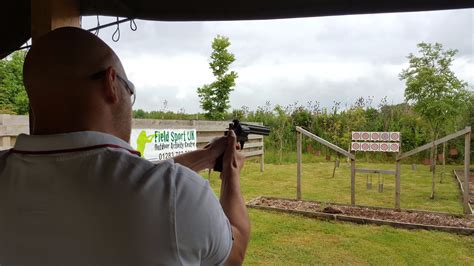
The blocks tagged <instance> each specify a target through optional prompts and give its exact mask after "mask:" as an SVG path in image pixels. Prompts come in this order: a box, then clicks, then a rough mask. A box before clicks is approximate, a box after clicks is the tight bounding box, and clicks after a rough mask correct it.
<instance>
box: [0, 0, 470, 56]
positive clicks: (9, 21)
mask: <svg viewBox="0 0 474 266" xmlns="http://www.w3.org/2000/svg"><path fill="white" fill-rule="evenodd" d="M36 1H39V0H36ZM30 2H31V0H10V1H8V0H7V1H3V3H2V4H1V5H2V10H3V14H2V16H0V23H1V24H0V25H1V27H0V36H1V42H0V58H3V57H4V56H6V55H7V54H8V53H9V51H11V50H14V49H17V48H19V47H20V45H22V44H23V43H25V42H26V41H27V40H28V39H29V38H30V37H31V33H30V32H31V19H30V13H31V8H30ZM79 2H80V10H81V15H83V16H87V15H104V16H119V17H131V18H137V19H145V20H157V21H158V20H162V21H209V20H253V19H277V18H296V17H315V16H331V15H347V14H369V13H384V12H408V11H424V10H441V9H458V8H470V7H474V1H472V0H234V1H232V0H228V1H225V0H189V1H179V0H174V1H173V0H168V1H157V0H155V1H153V0H95V1H94V0H79Z"/></svg>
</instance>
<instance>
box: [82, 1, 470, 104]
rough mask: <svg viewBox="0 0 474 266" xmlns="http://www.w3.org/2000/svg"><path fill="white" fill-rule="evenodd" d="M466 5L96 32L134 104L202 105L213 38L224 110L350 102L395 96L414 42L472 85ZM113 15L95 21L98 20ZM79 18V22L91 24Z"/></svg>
mask: <svg viewBox="0 0 474 266" xmlns="http://www.w3.org/2000/svg"><path fill="white" fill-rule="evenodd" d="M473 17H474V9H463V10H450V11H433V12H415V13H393V14H377V15H352V16H333V17H317V18H301V19H284V20H267V21H232V22H155V21H140V20H138V21H136V24H137V26H138V30H137V31H135V32H134V31H131V30H130V26H129V24H128V23H124V24H121V25H120V32H121V37H120V40H119V41H118V42H113V41H112V34H113V31H114V30H115V27H111V28H109V29H104V30H101V31H100V33H99V37H100V38H102V39H103V40H104V41H105V42H107V43H108V44H109V45H110V46H111V47H112V48H113V49H114V50H115V52H116V53H117V54H118V56H119V57H120V58H121V60H122V63H123V65H124V67H125V70H126V72H127V75H128V78H129V79H130V80H131V81H132V82H133V83H134V84H135V85H136V87H137V91H138V94H137V100H136V103H135V106H134V108H135V109H138V108H142V109H144V110H148V111H151V110H160V109H162V108H163V101H165V100H166V101H167V103H168V104H167V109H168V110H172V111H179V110H180V109H184V111H186V112H187V113H195V112H199V111H201V109H200V107H199V98H198V96H197V93H196V88H198V87H200V86H202V85H203V84H207V83H210V82H212V81H213V76H212V73H211V71H210V69H209V65H208V63H209V55H210V53H211V42H212V40H213V38H214V37H215V36H216V35H218V34H220V35H224V36H227V37H229V38H230V41H231V46H230V48H229V50H230V52H232V53H234V54H235V57H236V61H235V62H234V63H233V64H232V65H231V69H232V70H234V71H236V72H237V73H238V75H239V77H238V79H237V80H236V87H235V90H234V91H233V92H232V93H231V96H230V104H231V106H232V108H241V107H242V106H247V107H249V108H250V109H251V110H253V109H255V108H256V107H257V106H263V105H265V104H266V102H267V101H270V103H271V104H272V105H275V104H281V105H288V104H291V103H294V102H298V103H299V104H302V105H306V104H307V102H308V101H310V100H311V101H319V102H320V103H321V105H322V106H326V107H330V106H332V103H333V102H334V101H338V102H341V103H342V105H343V106H344V104H346V103H347V104H351V103H353V102H354V100H355V99H356V98H358V97H360V96H364V97H366V96H373V97H374V104H373V105H374V106H376V105H377V103H378V102H379V101H380V99H381V98H382V97H384V96H387V100H388V102H389V103H400V102H402V101H403V91H404V83H403V82H402V81H400V80H399V79H398V74H399V73H400V71H401V70H402V69H403V68H404V67H406V66H407V59H406V56H407V55H408V54H409V53H410V52H413V53H414V52H416V51H417V48H416V44H417V43H419V42H421V41H424V42H440V43H442V44H443V45H444V46H445V48H452V49H458V50H459V53H458V55H457V56H456V59H455V64H454V66H453V69H454V71H455V73H456V74H457V76H458V77H459V78H461V79H463V80H465V81H467V82H469V83H470V85H473V84H474V56H473V54H474V34H473V32H474V19H473ZM113 19H114V18H107V17H100V23H101V24H105V23H107V22H110V21H112V20H113ZM96 23H97V22H96V18H95V17H85V18H83V28H86V29H88V28H92V27H94V26H95V25H96Z"/></svg>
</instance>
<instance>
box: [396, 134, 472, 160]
mask: <svg viewBox="0 0 474 266" xmlns="http://www.w3.org/2000/svg"><path fill="white" fill-rule="evenodd" d="M469 132H471V127H466V128H465V129H462V130H459V131H458V132H455V133H453V134H450V135H447V136H445V137H443V138H440V139H438V140H435V141H434V143H433V142H430V143H427V144H425V145H423V146H420V147H418V148H415V149H413V150H411V151H408V152H405V153H403V154H401V155H400V156H397V160H401V159H404V158H406V157H409V156H412V155H414V154H417V153H419V152H421V151H424V150H427V149H430V148H431V147H432V146H433V144H434V145H439V144H441V143H444V142H446V141H450V140H452V139H455V138H457V137H460V136H462V135H464V134H467V133H469Z"/></svg>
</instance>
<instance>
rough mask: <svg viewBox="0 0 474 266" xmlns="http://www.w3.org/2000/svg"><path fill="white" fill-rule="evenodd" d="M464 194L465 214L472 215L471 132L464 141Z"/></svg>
mask: <svg viewBox="0 0 474 266" xmlns="http://www.w3.org/2000/svg"><path fill="white" fill-rule="evenodd" d="M464 140H465V141H464V194H463V203H464V204H463V207H464V214H471V208H470V207H469V178H470V175H471V173H470V172H469V164H470V163H471V132H469V133H467V134H466V135H465V139H464Z"/></svg>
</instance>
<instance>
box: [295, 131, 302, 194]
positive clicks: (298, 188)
mask: <svg viewBox="0 0 474 266" xmlns="http://www.w3.org/2000/svg"><path fill="white" fill-rule="evenodd" d="M301 146H302V134H301V132H297V133H296V160H297V167H296V199H299V200H300V199H301V168H302V165H301V153H302V148H301Z"/></svg>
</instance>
